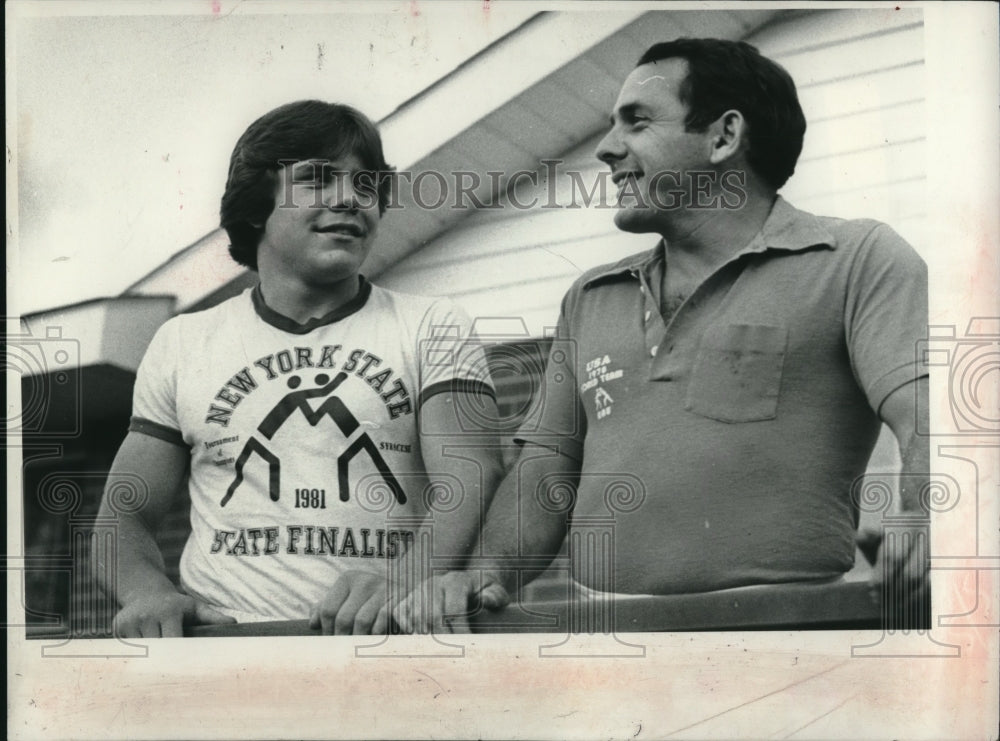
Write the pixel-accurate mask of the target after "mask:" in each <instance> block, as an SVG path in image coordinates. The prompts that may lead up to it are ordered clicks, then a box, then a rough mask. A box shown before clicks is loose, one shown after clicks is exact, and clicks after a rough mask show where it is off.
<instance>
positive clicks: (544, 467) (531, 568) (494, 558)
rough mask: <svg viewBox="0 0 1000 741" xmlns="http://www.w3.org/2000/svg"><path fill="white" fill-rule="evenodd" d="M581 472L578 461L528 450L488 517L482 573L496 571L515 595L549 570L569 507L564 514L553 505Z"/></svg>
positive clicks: (480, 546)
mask: <svg viewBox="0 0 1000 741" xmlns="http://www.w3.org/2000/svg"><path fill="white" fill-rule="evenodd" d="M576 469H577V465H576V463H575V462H573V461H570V460H569V459H568V458H565V457H563V456H560V455H558V454H556V453H553V452H552V451H550V450H548V449H546V448H542V447H539V446H534V445H530V444H529V445H526V446H525V448H524V449H523V450H522V453H521V456H520V458H519V459H518V461H517V463H516V464H515V465H514V466H513V467H512V468H511V470H510V471H509V472H508V473H507V475H506V476H505V477H504V479H503V481H502V482H501V483H500V486H499V488H498V490H497V493H496V496H495V497H494V500H493V504H492V506H491V507H490V510H489V513H488V514H487V517H486V522H485V524H484V525H483V529H482V534H481V535H480V540H479V544H478V547H477V548H476V552H477V553H478V554H480V557H479V559H478V560H477V566H476V568H477V569H478V570H481V571H489V572H491V573H493V574H494V575H495V576H496V577H497V578H498V580H499V581H500V582H501V584H503V586H504V588H506V589H508V590H511V591H512V590H515V589H517V588H518V587H520V586H523V584H524V583H526V582H527V581H530V580H531V579H533V578H534V577H535V576H537V575H538V574H539V573H541V572H542V571H543V570H544V569H545V566H546V565H547V564H548V563H549V562H551V560H552V559H553V558H554V557H555V556H556V554H557V553H558V552H559V549H560V547H561V546H562V542H563V539H564V538H565V537H566V530H567V520H568V515H569V507H568V506H567V507H566V508H565V510H561V509H560V508H559V507H555V506H553V502H555V501H557V499H558V496H559V494H558V493H557V491H558V492H565V490H566V489H565V485H566V483H567V481H569V480H570V479H572V485H573V487H575V485H576V481H577V479H578V478H579V473H578V471H577V470H576ZM553 488H555V490H554V489H553ZM567 504H568V503H567ZM554 510H555V511H554Z"/></svg>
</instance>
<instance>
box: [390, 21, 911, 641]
mask: <svg viewBox="0 0 1000 741" xmlns="http://www.w3.org/2000/svg"><path fill="white" fill-rule="evenodd" d="M805 128H806V124H805V119H804V117H803V114H802V110H801V108H800V106H799V103H798V99H797V96H796V92H795V86H794V83H793V82H792V80H791V78H790V77H789V76H788V74H787V73H786V72H785V71H784V70H783V69H782V68H781V67H779V66H778V65H776V64H774V63H773V62H771V61H770V60H768V59H766V58H764V57H762V56H761V55H760V54H759V53H758V52H757V51H756V49H754V48H753V47H751V46H749V45H747V44H745V43H740V42H730V41H720V40H714V39H680V40H677V41H673V42H669V43H664V44H657V45H656V46H654V47H652V48H650V49H649V50H648V51H647V52H646V53H645V54H644V55H643V56H642V58H641V59H640V60H639V63H638V66H637V67H636V68H635V70H634V71H633V72H632V73H631V74H630V75H629V77H628V78H627V79H626V80H625V83H624V85H623V87H622V90H621V93H620V94H619V97H618V100H617V102H616V103H615V106H614V110H613V112H612V116H611V130H610V131H609V132H608V134H607V135H606V136H605V137H604V139H602V141H601V143H600V145H599V146H598V150H597V156H598V157H599V158H600V159H601V160H602V161H604V162H605V163H607V164H608V165H609V166H610V168H611V171H612V178H613V180H614V182H615V183H616V184H618V186H619V189H620V190H619V210H618V211H617V212H616V215H615V223H616V224H617V226H618V227H619V228H620V229H622V230H623V231H628V232H643V233H645V232H650V233H656V234H659V235H660V236H661V237H662V239H661V240H660V241H659V243H658V244H657V245H656V246H655V247H654V248H653V249H651V250H650V251H649V252H647V253H644V254H639V255H635V256H633V257H630V258H627V259H625V260H622V261H620V262H618V263H616V264H614V265H608V266H603V267H600V268H597V269H594V270H591V271H589V272H587V273H586V274H584V275H583V276H581V278H580V279H579V280H577V281H576V283H575V284H574V285H573V286H572V287H571V288H570V290H569V292H568V293H567V295H566V297H565V298H564V300H563V303H562V311H561V315H560V319H559V337H560V338H562V339H559V340H557V341H556V342H555V343H554V344H553V349H552V354H551V355H550V360H549V365H548V370H547V372H546V379H545V387H544V389H543V392H544V396H543V404H544V408H543V411H542V419H541V423H540V424H537V423H535V424H533V425H532V427H531V428H526V429H523V430H522V431H521V433H520V434H519V439H520V440H521V441H522V443H523V449H522V454H521V458H520V460H519V461H518V464H517V465H516V466H514V468H513V469H512V471H511V473H510V474H509V475H508V476H507V478H506V479H505V481H504V483H503V484H502V485H501V487H500V489H499V491H498V493H497V496H496V499H495V500H494V503H493V506H492V508H491V510H490V512H489V515H488V517H487V521H486V525H485V528H484V531H483V533H482V535H481V544H482V546H483V551H482V552H483V554H484V556H485V558H484V559H482V561H481V563H480V566H481V568H477V569H476V570H475V571H466V572H452V573H449V574H447V575H445V576H444V577H442V578H441V579H439V580H438V586H437V588H436V589H433V590H428V591H427V592H425V593H422V594H419V595H412V596H411V598H410V599H409V600H406V601H404V602H403V603H402V604H401V605H400V606H399V608H398V609H397V611H396V612H397V619H398V621H399V622H400V624H401V625H403V626H404V627H405V628H408V629H410V630H415V631H421V632H422V631H427V630H432V629H433V630H465V629H467V625H466V624H465V622H464V621H463V620H462V619H457V620H453V621H449V622H447V623H446V622H445V621H443V620H442V617H443V616H444V615H455V614H461V613H464V612H466V611H467V609H468V608H467V605H468V604H469V602H470V601H475V598H478V601H480V602H482V603H483V604H486V605H487V606H498V605H502V604H505V603H506V601H507V600H508V599H509V593H510V592H511V591H513V590H515V589H517V588H519V587H520V586H522V585H523V582H524V576H525V573H526V572H525V569H527V568H529V567H531V566H533V567H534V568H537V565H538V563H539V562H540V561H542V562H544V559H545V558H547V557H550V556H552V555H554V554H555V553H557V551H558V549H559V547H560V544H561V543H562V541H563V539H564V538H565V537H566V534H567V532H568V529H570V528H573V527H574V526H575V525H577V524H578V523H581V522H584V521H586V520H587V518H589V517H594V516H597V517H601V516H607V514H608V512H609V509H608V497H609V496H612V495H613V492H611V491H610V490H609V483H613V482H614V481H616V480H619V479H620V480H622V481H626V480H627V481H631V482H633V483H634V489H635V496H637V497H638V496H641V498H642V501H641V503H638V502H636V503H637V505H638V506H634V507H625V508H621V510H626V511H621V510H620V511H619V512H617V513H616V515H615V527H614V542H615V546H614V552H613V557H612V558H610V559H609V562H607V563H604V564H600V563H593V564H590V565H589V566H585V565H584V564H582V562H581V563H578V562H576V561H574V573H573V577H574V579H575V580H576V581H577V582H578V583H579V584H581V585H582V586H581V589H582V590H583V591H584V592H592V591H593V590H600V591H602V592H607V591H611V592H618V593H627V594H672V593H685V592H704V591H709V590H717V589H724V588H728V587H737V586H744V585H752V584H775V583H787V582H802V581H817V580H819V581H822V580H835V579H837V578H839V577H840V576H841V575H842V574H844V573H845V572H847V571H849V570H850V569H851V568H852V566H853V563H854V553H855V537H854V536H855V530H856V528H857V516H858V515H857V506H856V503H854V502H852V498H851V484H852V482H853V481H854V480H855V479H856V477H858V476H859V475H861V474H862V473H863V472H864V470H865V467H866V465H867V462H868V458H869V456H870V454H871V452H872V449H873V447H874V445H875V441H876V438H877V436H878V433H879V429H880V426H881V423H882V422H885V423H886V424H888V425H889V427H890V428H891V429H892V431H893V432H894V434H895V435H896V438H897V440H898V441H899V445H900V451H901V454H902V458H903V462H904V469H905V470H904V473H906V472H910V473H916V474H923V475H924V476H926V472H927V469H928V460H927V459H928V454H927V447H926V441H924V444H921V441H920V440H919V439H918V438H917V437H916V434H915V430H916V415H917V408H918V405H917V404H916V403H915V402H916V399H917V394H918V393H926V384H927V379H926V373H925V372H924V371H922V370H921V368H920V367H919V366H918V365H917V363H916V362H915V345H916V342H917V341H918V339H920V338H921V337H923V336H924V335H925V332H926V322H927V274H926V267H925V265H924V263H923V262H922V260H921V259H920V258H919V257H918V256H917V254H916V253H915V252H914V250H913V249H912V248H911V247H910V246H909V245H908V244H907V243H906V242H905V241H903V240H902V239H901V238H900V237H899V236H898V235H897V234H896V233H895V232H893V231H892V230H891V229H890V228H889V227H887V226H885V225H884V224H880V223H878V222H875V221H870V220H856V221H846V220H842V219H833V218H823V217H817V216H813V215H811V214H807V213H804V212H802V211H799V210H797V209H795V208H793V207H792V206H791V205H790V204H789V203H787V202H786V201H785V200H783V199H782V198H781V197H780V196H778V195H777V192H778V190H779V189H780V188H781V187H782V186H783V185H784V183H785V181H786V180H787V179H788V177H789V176H790V175H791V174H792V173H793V171H794V168H795V163H796V160H797V159H798V156H799V153H800V151H801V148H802V140H803V135H804V132H805ZM920 406H924V405H920ZM924 408H926V407H925V406H924ZM903 480H904V481H906V482H907V483H910V482H913V481H914V478H912V477H905V478H904V479H903ZM566 487H571V488H575V490H576V495H575V500H574V501H573V502H572V505H571V507H559V506H553V502H556V501H557V500H558V499H559V495H560V493H561V492H564V491H565V490H566ZM919 488H920V487H919V484H915V485H911V486H908V487H906V488H904V489H903V490H902V491H901V506H902V508H903V509H909V510H916V509H917V508H918V502H917V498H918V490H919ZM640 493H641V494H640ZM567 509H571V511H570V512H569V513H568V512H567ZM567 514H569V515H570V516H569V517H567ZM925 556H926V551H924V550H922V549H914V550H913V551H911V552H900V553H896V554H895V558H896V559H897V561H898V563H896V564H893V566H897V567H899V568H901V569H907V570H909V573H914V572H915V573H923V572H924V570H925V563H924V561H925ZM531 557H535V560H534V561H532V560H531ZM914 560H917V561H919V563H914V562H913V561H914ZM482 562H485V565H484V564H483V563H482ZM425 600H426V601H425ZM421 605H422V606H423V607H425V608H426V607H428V606H429V607H430V608H431V609H429V610H428V609H420V610H418V609H416V607H417V606H421Z"/></svg>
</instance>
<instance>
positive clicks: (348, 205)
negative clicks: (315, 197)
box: [323, 172, 361, 211]
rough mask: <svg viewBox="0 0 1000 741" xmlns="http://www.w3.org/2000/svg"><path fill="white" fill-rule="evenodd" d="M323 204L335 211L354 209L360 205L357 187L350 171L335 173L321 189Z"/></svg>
mask: <svg viewBox="0 0 1000 741" xmlns="http://www.w3.org/2000/svg"><path fill="white" fill-rule="evenodd" d="M323 205H324V206H326V207H327V208H330V209H334V210H336V211H356V210H358V209H359V208H360V207H361V206H360V199H359V194H358V187H357V184H356V183H355V182H354V177H353V176H352V174H351V173H349V172H341V173H337V176H336V177H334V178H333V179H332V180H331V182H330V183H329V184H328V185H327V186H326V187H325V188H324V189H323Z"/></svg>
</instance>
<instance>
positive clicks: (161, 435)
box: [128, 417, 191, 448]
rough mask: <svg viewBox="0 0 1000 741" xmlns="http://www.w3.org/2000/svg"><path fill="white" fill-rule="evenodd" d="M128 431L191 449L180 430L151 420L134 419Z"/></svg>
mask: <svg viewBox="0 0 1000 741" xmlns="http://www.w3.org/2000/svg"><path fill="white" fill-rule="evenodd" d="M128 431H129V432H138V433H140V434H143V435H149V436H150V437H155V438H157V439H158V440H163V441H164V442H168V443H170V444H172V445H177V446H179V447H182V448H190V447H191V446H189V445H188V444H187V443H186V442H184V437H183V435H181V433H180V431H179V430H175V429H174V428H173V427H167V426H166V425H161V424H158V423H157V422H151V421H150V420H148V419H143V418H142V417H132V420H131V421H130V422H129V425H128Z"/></svg>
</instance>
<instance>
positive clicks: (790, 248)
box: [583, 196, 837, 289]
mask: <svg viewBox="0 0 1000 741" xmlns="http://www.w3.org/2000/svg"><path fill="white" fill-rule="evenodd" d="M812 247H827V248H829V249H831V250H833V249H836V248H837V239H836V237H834V236H833V235H832V234H831V233H830V231H829V230H828V229H826V228H825V227H824V226H823V225H822V224H821V223H820V221H819V219H817V218H816V217H815V216H814V215H813V214H810V213H807V212H806V211H800V210H799V209H797V208H795V207H794V206H793V205H792V204H790V203H789V202H788V201H786V200H785V199H784V198H782V197H781V196H778V197H777V198H776V199H775V201H774V205H773V206H772V207H771V213H769V214H768V216H767V220H766V221H765V222H764V226H763V227H762V228H761V230H760V231H759V232H758V233H757V236H755V237H754V238H753V239H751V240H750V243H749V244H747V246H746V247H744V248H743V249H742V250H740V251H739V252H738V253H737V254H736V255H734V256H733V259H736V258H737V257H739V256H740V255H745V254H750V253H754V252H766V251H767V250H783V251H786V252H801V251H803V250H807V249H810V248H812ZM662 259H663V240H662V239H661V240H660V242H659V243H658V244H657V245H656V247H654V248H653V249H651V250H648V251H646V252H640V253H638V254H635V255H631V256H629V257H626V258H625V259H623V260H619V261H618V262H616V263H614V264H612V265H609V266H607V267H606V268H605V269H603V270H601V271H600V272H598V273H596V274H594V275H592V276H590V278H588V279H587V281H586V282H585V283H584V284H583V287H584V289H586V288H590V287H591V286H594V285H596V284H598V283H604V282H606V281H609V280H614V279H615V278H622V277H625V276H629V275H631V276H637V275H638V274H639V273H640V272H646V271H648V270H649V268H650V267H652V266H653V265H654V264H656V262H657V261H660V260H662Z"/></svg>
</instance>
